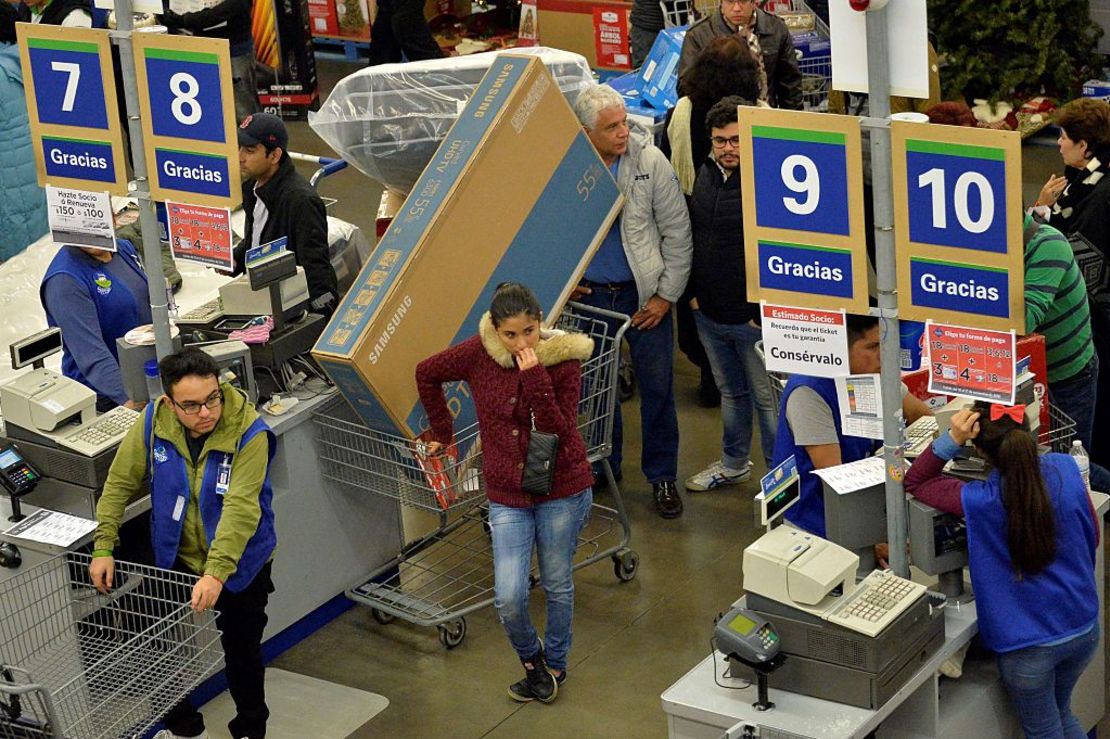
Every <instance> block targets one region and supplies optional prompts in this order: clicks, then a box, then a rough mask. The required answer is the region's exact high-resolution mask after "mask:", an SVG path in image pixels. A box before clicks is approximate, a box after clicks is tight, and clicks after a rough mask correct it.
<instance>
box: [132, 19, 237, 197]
mask: <svg viewBox="0 0 1110 739" xmlns="http://www.w3.org/2000/svg"><path fill="white" fill-rule="evenodd" d="M132 39H133V41H134V46H135V74H136V77H137V79H138V85H139V107H140V109H141V111H142V120H143V136H144V140H145V146H146V156H147V168H148V170H149V172H150V192H151V197H153V198H154V199H155V200H173V201H180V202H185V203H191V204H195V205H207V206H212V207H225V208H234V207H236V206H237V205H239V202H240V200H241V199H242V190H241V189H240V183H239V153H238V152H239V145H238V142H237V139H236V121H235V106H234V98H233V93H232V87H231V56H230V54H229V53H228V44H227V41H226V40H223V39H206V38H197V37H189V36H167V35H165V34H152V33H136V34H135V35H134V36H133V37H132Z"/></svg>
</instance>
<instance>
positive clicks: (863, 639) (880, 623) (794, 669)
mask: <svg viewBox="0 0 1110 739" xmlns="http://www.w3.org/2000/svg"><path fill="white" fill-rule="evenodd" d="M858 561H859V560H858V557H857V556H856V555H855V554H853V553H852V552H851V551H849V550H847V549H845V548H844V547H841V546H838V545H837V544H834V543H833V542H831V541H827V540H825V539H822V538H821V537H818V536H815V535H813V534H810V533H808V532H805V531H802V530H800V529H796V528H793V527H791V526H789V525H782V526H779V527H778V528H775V529H772V530H771V531H770V532H768V533H767V534H765V535H764V536H762V537H760V538H759V539H757V540H756V541H755V542H754V543H752V544H751V545H750V546H749V547H748V548H747V549H745V550H744V557H743V571H744V589H745V591H746V594H745V596H744V605H745V607H747V608H748V609H750V610H751V611H752V612H754V613H755V614H756V615H758V616H759V617H761V618H765V619H767V620H768V621H769V622H771V623H773V624H774V626H775V629H776V631H777V633H778V636H779V641H780V644H781V646H780V651H781V653H782V654H783V655H785V656H786V659H785V661H784V662H783V664H782V666H781V667H780V668H779V669H778V670H776V671H775V672H773V673H772V674H771V675H770V684H771V687H773V688H779V689H782V690H789V691H792V692H795V693H801V694H804V695H811V696H814V697H817V698H822V699H824V700H831V701H836V702H839V703H847V704H850V705H854V706H860V707H862V708H869V709H875V708H878V707H879V706H881V705H882V704H883V703H885V702H886V701H887V700H888V699H889V698H890V697H891V696H893V695H894V693H896V692H897V691H898V689H899V688H900V687H901V686H902V685H903V684H905V682H906V680H908V679H909V677H910V676H911V675H912V674H913V673H914V672H916V670H917V669H918V668H919V667H920V666H921V665H922V664H924V663H925V662H926V661H928V659H929V658H930V657H931V656H932V655H933V654H934V653H935V652H936V650H937V649H939V648H940V646H941V644H943V643H944V618H943V612H942V607H943V604H944V599H943V598H942V597H941V598H938V597H936V596H933V595H931V594H928V593H926V588H925V586H924V585H920V584H918V583H915V582H912V581H910V580H906V579H903V578H900V577H898V576H896V575H894V574H893V573H891V572H889V571H882V570H875V571H873V572H871V573H869V574H868V575H867V576H866V577H865V578H864V579H863V580H862V581H861V582H858V583H857V581H856V569H857V567H858ZM730 671H732V673H733V674H734V675H736V676H738V677H739V676H743V677H751V676H752V675H751V671H750V669H749V668H748V667H746V666H745V665H743V664H739V663H732V662H730Z"/></svg>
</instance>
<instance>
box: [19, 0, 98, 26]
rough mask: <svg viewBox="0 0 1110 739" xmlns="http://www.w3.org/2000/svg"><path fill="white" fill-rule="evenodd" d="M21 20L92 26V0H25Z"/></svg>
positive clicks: (51, 24)
mask: <svg viewBox="0 0 1110 739" xmlns="http://www.w3.org/2000/svg"><path fill="white" fill-rule="evenodd" d="M20 16H21V17H20V18H19V20H21V21H26V22H28V23H40V24H42V25H44V26H64V27H66V28H92V2H91V1H90V0H24V3H23V9H22V11H21V13H20Z"/></svg>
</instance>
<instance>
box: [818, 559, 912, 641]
mask: <svg viewBox="0 0 1110 739" xmlns="http://www.w3.org/2000/svg"><path fill="white" fill-rule="evenodd" d="M924 593H925V586H924V585H920V584H918V583H915V582H913V581H911V580H906V579H905V578H901V577H898V576H897V575H895V574H894V573H893V572H890V571H887V570H875V571H874V572H872V573H871V574H870V575H868V576H867V577H865V578H863V581H862V582H860V583H859V584H858V585H857V586H856V589H855V590H854V591H852V593H851V594H850V595H849V596H848V599H847V600H846V601H845V602H844V603H842V604H841V605H839V606H837V607H836V608H835V609H834V610H833V611H832V612H831V613H829V615H828V616H827V617H826V620H828V621H829V622H831V623H834V624H837V625H839V626H843V627H845V628H849V629H852V630H853V631H858V632H860V633H861V634H867V635H868V636H877V635H878V633H879V632H880V631H882V630H883V629H885V628H886V627H887V626H889V625H890V624H891V623H892V622H893V621H894V620H895V619H896V618H898V616H900V615H901V614H902V612H903V611H905V610H906V609H907V608H909V607H910V605H912V604H913V603H914V602H916V601H917V599H918V598H920V597H921V596H922V595H923V594H924Z"/></svg>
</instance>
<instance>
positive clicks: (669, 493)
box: [651, 480, 682, 518]
mask: <svg viewBox="0 0 1110 739" xmlns="http://www.w3.org/2000/svg"><path fill="white" fill-rule="evenodd" d="M651 491H652V493H653V494H654V495H655V510H657V511H658V512H659V515H660V516H662V517H663V518H678V517H679V516H681V515H682V498H680V497H679V495H678V488H676V487H675V484H674V482H673V481H671V480H664V481H663V482H656V483H653V484H652V486H651Z"/></svg>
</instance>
